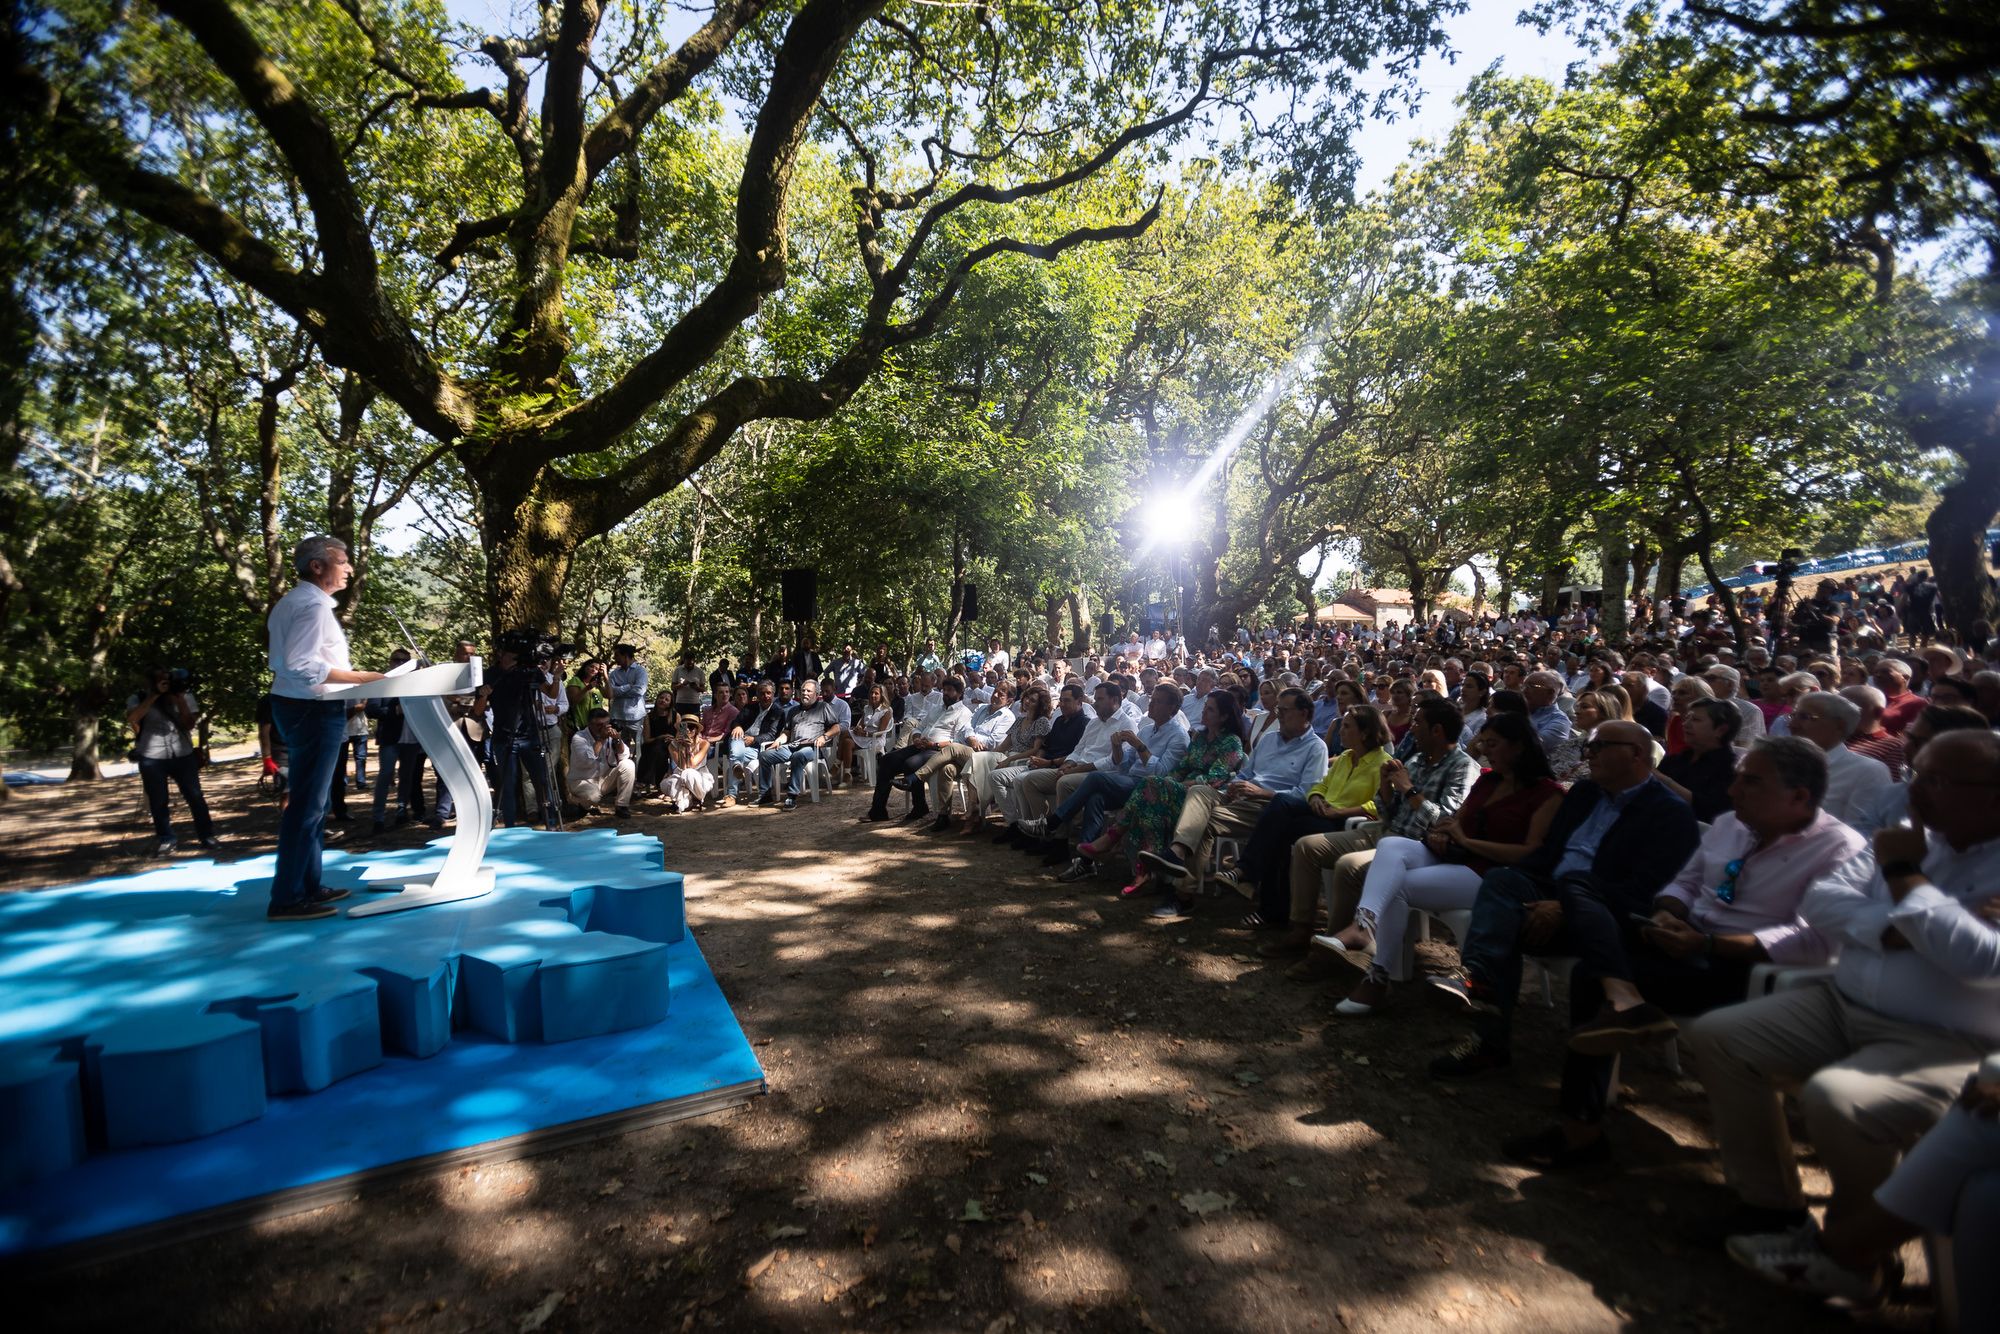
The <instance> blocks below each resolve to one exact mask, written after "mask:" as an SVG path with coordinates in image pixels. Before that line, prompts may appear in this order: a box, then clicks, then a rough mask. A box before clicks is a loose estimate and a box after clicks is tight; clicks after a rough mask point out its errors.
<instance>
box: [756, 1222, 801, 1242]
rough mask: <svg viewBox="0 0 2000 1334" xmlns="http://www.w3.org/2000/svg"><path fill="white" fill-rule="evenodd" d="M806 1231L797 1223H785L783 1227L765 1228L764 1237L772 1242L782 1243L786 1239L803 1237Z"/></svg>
mask: <svg viewBox="0 0 2000 1334" xmlns="http://www.w3.org/2000/svg"><path fill="white" fill-rule="evenodd" d="M805 1234H806V1230H805V1229H804V1228H802V1227H800V1226H799V1225H798V1224H797V1223H787V1224H785V1225H784V1226H783V1227H767V1228H765V1229H764V1235H765V1236H766V1237H768V1238H769V1239H771V1240H772V1241H783V1240H784V1239H785V1238H786V1237H803V1236H804V1235H805Z"/></svg>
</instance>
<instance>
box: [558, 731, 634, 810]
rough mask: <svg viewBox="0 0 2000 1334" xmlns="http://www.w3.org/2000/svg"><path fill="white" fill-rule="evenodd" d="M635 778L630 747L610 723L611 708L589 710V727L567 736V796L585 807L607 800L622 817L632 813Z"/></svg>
mask: <svg viewBox="0 0 2000 1334" xmlns="http://www.w3.org/2000/svg"><path fill="white" fill-rule="evenodd" d="M638 778H639V766H638V763H637V761H635V760H634V759H633V758H632V748H631V747H630V746H628V745H626V744H625V738H624V737H622V736H620V735H619V734H618V730H617V729H616V728H614V727H613V726H612V725H611V711H610V710H609V709H592V710H591V711H590V717H589V719H588V726H587V727H585V729H584V730H583V731H581V732H578V733H577V734H576V735H575V736H573V737H571V738H570V739H569V793H570V795H571V796H572V797H574V798H576V801H577V804H578V805H580V806H584V807H586V808H587V807H591V806H595V805H597V804H598V803H600V802H604V801H609V802H610V803H611V804H612V805H613V807H614V808H615V809H616V810H617V812H618V818H619V819H621V820H624V819H628V818H629V817H630V816H631V814H632V786H633V784H634V783H636V782H637V781H638Z"/></svg>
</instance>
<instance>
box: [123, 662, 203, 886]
mask: <svg viewBox="0 0 2000 1334" xmlns="http://www.w3.org/2000/svg"><path fill="white" fill-rule="evenodd" d="M193 685H194V679H193V677H192V676H191V675H190V674H189V673H188V671H187V670H186V669H185V668H181V667H176V668H174V669H173V670H172V671H169V670H167V669H166V668H165V667H157V668H155V669H154V670H153V671H152V672H151V673H150V674H149V676H148V680H147V687H146V689H144V690H142V691H140V692H139V693H138V694H136V695H134V696H132V698H131V699H129V700H127V701H126V702H125V720H126V721H127V722H129V723H131V724H132V730H133V731H134V732H136V733H138V737H139V740H138V745H137V746H136V747H135V748H134V752H133V753H134V755H135V757H136V758H137V759H138V761H139V781H140V782H141V783H142V784H143V785H144V786H145V789H146V806H147V808H148V809H149V810H151V811H152V813H153V833H154V835H155V836H156V837H157V838H158V839H159V847H158V848H157V849H156V851H157V852H158V853H159V855H160V856H162V857H164V856H166V855H167V854H168V853H171V852H172V851H173V850H174V848H175V846H176V842H175V839H174V828H173V822H172V821H171V820H170V819H169V818H168V815H167V780H168V779H169V778H171V779H173V780H174V783H175V784H176V785H177V786H178V787H179V788H180V790H181V798H182V800H184V801H186V802H187V804H188V813H189V814H190V815H192V816H193V817H194V836H195V841H196V842H197V843H199V844H201V846H202V847H204V848H206V849H208V850H209V851H211V852H213V851H214V850H215V849H216V848H217V847H219V846H221V845H220V844H219V843H218V842H217V841H216V837H215V826H214V824H213V823H212V822H211V821H210V820H209V817H208V802H207V800H205V799H204V798H203V797H202V795H201V760H200V758H199V757H198V756H197V755H196V754H195V744H194V729H195V721H196V720H197V719H198V718H200V717H201V701H200V700H198V699H196V698H195V697H194V692H193Z"/></svg>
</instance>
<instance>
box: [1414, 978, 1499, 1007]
mask: <svg viewBox="0 0 2000 1334" xmlns="http://www.w3.org/2000/svg"><path fill="white" fill-rule="evenodd" d="M1424 981H1425V982H1426V983H1427V984H1429V985H1430V986H1433V987H1435V988H1437V989H1438V990H1439V991H1441V992H1443V993H1444V994H1445V995H1447V996H1449V997H1451V998H1452V999H1453V1000H1455V1001H1457V1002H1458V1003H1459V1004H1460V1005H1463V1006H1464V1007H1465V1008H1466V1009H1468V1010H1470V1011H1472V1012H1473V1013H1474V1014H1498V1013H1500V1007H1499V1006H1498V1005H1496V1004H1495V1003H1494V1001H1493V997H1492V996H1491V995H1490V994H1488V992H1487V990H1486V988H1485V987H1483V986H1480V985H1479V984H1478V983H1476V982H1473V981H1472V980H1470V979H1469V978H1463V977H1455V976H1453V975H1452V974H1450V973H1432V974H1431V975H1430V976H1429V977H1426V978H1425V979H1424Z"/></svg>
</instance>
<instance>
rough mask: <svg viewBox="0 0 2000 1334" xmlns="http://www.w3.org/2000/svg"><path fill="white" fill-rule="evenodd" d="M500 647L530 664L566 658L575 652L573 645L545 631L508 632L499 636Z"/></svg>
mask: <svg viewBox="0 0 2000 1334" xmlns="http://www.w3.org/2000/svg"><path fill="white" fill-rule="evenodd" d="M500 647H501V648H504V649H507V650H508V651H510V652H512V653H515V654H518V655H519V656H520V657H522V658H525V659H527V660H528V661H530V662H547V661H548V660H549V659H551V658H566V657H568V656H569V655H570V654H571V653H574V652H575V651H576V646H575V645H574V644H565V643H563V641H562V640H560V639H557V638H556V637H555V636H554V635H553V634H550V633H549V632H547V631H545V630H509V631H507V632H506V633H505V634H503V635H501V636H500Z"/></svg>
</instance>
